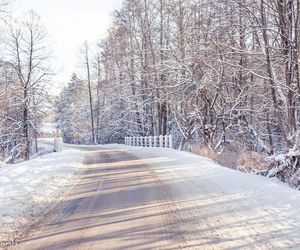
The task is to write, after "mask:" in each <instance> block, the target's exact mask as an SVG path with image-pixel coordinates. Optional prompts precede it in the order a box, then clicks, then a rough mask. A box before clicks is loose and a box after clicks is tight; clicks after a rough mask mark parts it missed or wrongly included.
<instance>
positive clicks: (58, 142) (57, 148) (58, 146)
mask: <svg viewBox="0 0 300 250" xmlns="http://www.w3.org/2000/svg"><path fill="white" fill-rule="evenodd" d="M53 136H54V152H61V151H62V150H63V139H62V137H61V132H60V130H58V129H57V130H56V131H55V132H54V133H53Z"/></svg>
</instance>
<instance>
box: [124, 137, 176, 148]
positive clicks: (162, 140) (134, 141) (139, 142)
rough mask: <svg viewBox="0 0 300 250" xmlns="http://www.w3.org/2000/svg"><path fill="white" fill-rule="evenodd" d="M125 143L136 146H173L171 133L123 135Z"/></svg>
mask: <svg viewBox="0 0 300 250" xmlns="http://www.w3.org/2000/svg"><path fill="white" fill-rule="evenodd" d="M125 145H129V146H136V147H161V148H173V140H172V135H160V136H145V137H142V136H133V137H125Z"/></svg>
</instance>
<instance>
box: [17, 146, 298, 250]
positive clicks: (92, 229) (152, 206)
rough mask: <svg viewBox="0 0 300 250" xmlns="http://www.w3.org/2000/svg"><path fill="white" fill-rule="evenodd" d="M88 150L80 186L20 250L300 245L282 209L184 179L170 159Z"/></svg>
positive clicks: (37, 226) (46, 219)
mask: <svg viewBox="0 0 300 250" xmlns="http://www.w3.org/2000/svg"><path fill="white" fill-rule="evenodd" d="M82 150H85V164H86V167H85V170H84V171H83V173H82V175H81V177H80V180H79V181H78V183H77V184H76V185H75V186H74V188H73V189H72V190H71V191H70V193H69V194H68V196H67V197H66V198H65V200H64V202H62V203H61V204H59V205H58V206H56V207H55V208H54V209H53V210H52V211H51V212H50V213H49V214H48V215H47V217H46V218H44V219H43V220H42V221H40V222H39V223H38V224H37V225H35V226H34V228H32V229H31V230H30V232H29V233H28V234H27V235H26V237H25V238H24V239H22V240H21V241H20V242H19V244H18V245H17V246H16V247H15V249H28V250H35V249H43V250H44V249H45V250H46V249H55V250H58V249H72V250H75V249H88V250H92V249H97V250H99V249H100V250H101V249H124V250H126V249H128V250H129V249H130V250H132V249H170V250H171V249H172V250H173V249H287V248H295V249H297V247H298V246H299V245H297V244H298V241H297V240H299V235H296V234H295V235H292V233H294V232H289V233H290V235H289V236H288V237H287V227H288V225H290V224H289V223H290V222H285V220H282V221H281V220H280V218H278V219H277V218H276V216H277V217H278V212H280V211H273V212H270V211H265V210H259V209H256V210H254V209H253V208H252V207H251V202H249V201H247V200H245V199H244V198H243V197H239V196H238V195H226V194H222V192H221V191H220V190H217V189H214V188H213V187H214V184H213V183H212V184H211V186H209V181H207V182H206V183H200V184H199V182H194V181H193V178H192V177H190V178H184V177H181V176H180V175H179V174H176V171H173V172H172V171H169V170H167V169H166V166H167V168H170V167H172V166H171V165H172V162H171V163H170V162H168V159H166V158H164V157H153V156H148V157H147V156H143V157H140V156H137V155H136V154H135V153H132V152H130V151H128V150H122V149H112V148H107V149H99V148H83V149H82ZM209 187H211V189H209ZM199 190H200V191H199ZM237 208H238V209H237ZM274 220H277V223H275V224H274ZM297 237H298V238H297Z"/></svg>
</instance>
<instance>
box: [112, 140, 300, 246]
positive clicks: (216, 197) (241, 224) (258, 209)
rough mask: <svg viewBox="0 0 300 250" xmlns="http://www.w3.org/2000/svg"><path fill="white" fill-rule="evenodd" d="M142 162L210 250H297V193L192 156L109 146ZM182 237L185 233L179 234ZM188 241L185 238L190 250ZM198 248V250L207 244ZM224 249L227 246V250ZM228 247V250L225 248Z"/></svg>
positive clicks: (299, 198)
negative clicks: (149, 168) (196, 228)
mask: <svg viewBox="0 0 300 250" xmlns="http://www.w3.org/2000/svg"><path fill="white" fill-rule="evenodd" d="M112 147H114V148H119V149H120V150H128V152H130V153H133V154H135V155H136V156H137V157H138V158H139V159H143V161H144V162H146V163H147V162H148V164H149V166H151V167H152V169H153V170H154V171H155V172H157V176H160V178H161V181H163V183H164V185H165V186H168V187H169V190H172V192H173V194H174V197H175V198H176V201H177V202H176V209H175V210H176V211H184V212H180V216H183V218H185V219H187V220H188V219H190V220H191V221H193V223H194V224H197V221H199V223H198V224H197V227H198V231H199V232H201V237H202V238H203V239H217V240H216V241H213V244H214V247H215V249H217V248H218V249H240V246H244V247H241V248H243V249H299V245H300V213H299V207H300V192H299V191H298V190H295V189H292V188H291V187H289V186H288V185H287V184H284V183H282V182H280V181H279V180H278V179H275V178H273V179H270V178H265V177H263V176H258V175H255V174H247V173H243V172H239V171H237V170H232V169H228V168H224V167H221V166H220V165H218V164H216V163H215V162H214V161H212V160H210V159H207V158H204V157H200V156H197V155H195V154H192V153H187V152H180V151H175V150H170V149H164V148H141V147H128V146H121V145H114V146H112ZM181 230H182V231H185V230H188V229H185V228H182V229H181ZM194 238H195V237H194V235H191V237H190V238H189V237H188V238H187V239H186V240H187V242H189V243H190V244H191V245H193V243H195V245H197V244H199V242H196V241H195V242H194V240H195V239H194ZM201 243H203V248H206V247H208V249H209V247H211V245H210V244H211V243H210V242H209V241H208V242H205V240H204V242H201ZM229 243H230V244H229ZM229 245H230V247H228V246H229Z"/></svg>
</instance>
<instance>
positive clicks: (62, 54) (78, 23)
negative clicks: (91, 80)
mask: <svg viewBox="0 0 300 250" xmlns="http://www.w3.org/2000/svg"><path fill="white" fill-rule="evenodd" d="M122 2H123V1H122V0H15V2H14V6H13V11H14V13H15V14H16V15H20V14H22V13H24V12H27V11H30V10H34V11H35V12H37V14H38V15H40V16H41V20H42V23H43V24H44V25H45V27H46V29H47V32H48V34H49V38H50V40H51V48H52V50H53V55H54V61H55V71H56V73H57V74H56V76H55V77H54V79H53V80H54V83H55V85H56V86H58V87H60V86H61V88H62V86H63V85H66V83H67V82H68V81H69V80H70V78H71V74H72V73H73V72H75V71H77V68H78V65H79V62H78V60H79V59H78V54H79V47H80V46H81V45H82V44H83V42H84V41H85V40H87V41H89V42H90V43H95V42H96V41H98V40H100V39H101V38H105V36H106V31H107V29H108V28H109V26H110V24H111V23H112V13H113V11H114V10H116V9H120V8H121V6H122Z"/></svg>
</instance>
